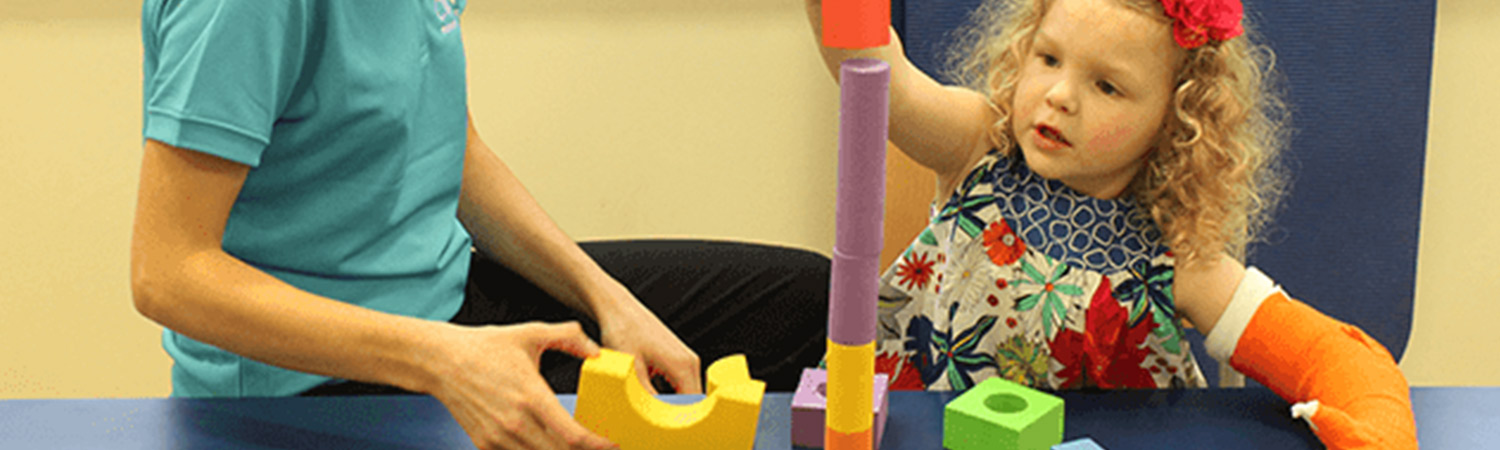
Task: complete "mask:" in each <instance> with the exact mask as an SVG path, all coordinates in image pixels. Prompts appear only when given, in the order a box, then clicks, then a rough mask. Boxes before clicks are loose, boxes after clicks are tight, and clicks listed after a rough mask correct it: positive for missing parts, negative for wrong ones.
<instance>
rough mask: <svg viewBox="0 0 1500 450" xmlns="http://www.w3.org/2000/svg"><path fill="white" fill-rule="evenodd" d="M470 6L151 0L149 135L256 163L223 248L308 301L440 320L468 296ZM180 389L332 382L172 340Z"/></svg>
mask: <svg viewBox="0 0 1500 450" xmlns="http://www.w3.org/2000/svg"><path fill="white" fill-rule="evenodd" d="M463 7H464V0H147V1H146V2H145V6H144V7H143V8H142V15H141V28H142V39H143V41H144V47H145V52H144V54H145V59H144V70H145V81H144V95H143V103H144V118H145V124H144V136H145V138H147V139H154V140H158V141H161V142H164V143H166V144H170V145H173V146H176V147H180V148H185V149H190V150H195V151H199V152H203V153H207V154H211V155H214V156H218V157H221V158H224V159H228V160H231V161H235V162H238V163H241V164H246V165H249V166H251V167H252V169H251V170H250V172H249V175H248V176H247V178H246V179H245V184H244V188H243V190H242V191H241V192H240V194H239V197H238V198H237V199H235V203H234V207H233V209H232V210H231V212H230V214H229V221H228V224H227V225H226V227H225V230H224V239H223V248H224V250H225V251H227V252H228V253H229V254H231V255H233V256H235V257H237V258H239V259H241V260H243V261H245V262H246V263H249V264H250V265H253V266H255V267H256V268H258V269H260V270H262V271H265V272H266V273H268V274H270V275H272V276H275V277H276V278H278V279H281V280H282V281H285V282H287V283H289V284H291V285H292V286H296V287H297V288H300V289H302V290H305V291H308V292H312V293H314V294H318V295H322V296H325V297H329V298H333V299H337V300H341V301H345V302H348V303H352V304H355V305H359V306H362V307H366V308H370V309H375V310H379V311H385V312H389V313H395V314H400V315H405V316H412V317H420V318H426V319H435V320H447V319H448V318H450V317H452V316H453V314H455V313H456V312H457V311H458V308H459V305H460V304H462V302H463V289H464V284H465V282H466V280H467V275H468V270H469V251H468V250H469V247H470V238H469V235H468V233H467V232H466V231H465V230H464V228H463V226H462V224H460V223H459V222H458V218H457V209H458V195H459V186H460V183H461V181H462V174H463V160H464V149H465V146H466V138H467V126H468V119H467V117H468V116H467V114H468V107H467V104H466V97H467V93H466V87H465V67H464V64H465V63H464V54H463V42H462V39H461V37H460V30H459V14H460V13H461V12H462V10H463ZM162 345H163V347H165V348H166V351H167V353H169V354H170V355H171V356H172V358H173V361H174V365H173V367H172V394H173V395H174V396H185V397H202V396H281V395H292V394H295V393H298V392H301V391H303V390H306V389H308V388H311V387H313V386H316V385H318V384H320V383H323V382H325V381H327V378H324V377H320V376H315V375H311V374H305V373H299V372H294V371H289V370H285V369H281V368H278V367H273V366H270V365H266V364H262V363H259V362H256V361H252V360H249V359H246V358H243V357H240V356H237V355H234V354H231V353H228V352H226V351H224V350H220V349H218V348H216V347H213V346H210V345H207V344H204V343H201V342H198V341H195V340H192V339H190V338H188V337H186V336H183V335H180V334H178V333H176V332H174V331H171V330H166V331H165V332H164V333H163V336H162Z"/></svg>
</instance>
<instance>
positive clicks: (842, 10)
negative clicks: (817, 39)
mask: <svg viewBox="0 0 1500 450" xmlns="http://www.w3.org/2000/svg"><path fill="white" fill-rule="evenodd" d="M890 23H891V2H890V0H823V45H825V46H829V47H839V48H851V49H857V48H869V47H882V46H885V45H886V44H889V43H890V41H891V35H890V33H889V32H887V31H886V27H888V26H890Z"/></svg>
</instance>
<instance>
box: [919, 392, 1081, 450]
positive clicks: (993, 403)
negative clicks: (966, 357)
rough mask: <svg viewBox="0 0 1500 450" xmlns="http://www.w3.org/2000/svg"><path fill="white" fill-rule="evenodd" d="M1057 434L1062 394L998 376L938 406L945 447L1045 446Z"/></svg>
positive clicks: (1060, 430)
mask: <svg viewBox="0 0 1500 450" xmlns="http://www.w3.org/2000/svg"><path fill="white" fill-rule="evenodd" d="M1062 436H1063V401H1062V399H1061V398H1057V397H1055V396H1052V395H1049V394H1047V393H1044V392H1041V391H1037V390H1034V389H1031V388H1028V387H1026V386H1022V385H1020V384H1017V383H1014V382H1011V381H1009V380H1006V379H1003V378H990V379H988V380H985V381H984V382H982V383H979V385H977V386H974V387H973V388H971V389H969V391H968V392H965V393H964V394H963V395H960V396H959V397H958V398H956V399H953V401H951V402H948V406H947V407H945V408H943V447H945V448H948V449H949V450H975V449H994V448H1005V449H1021V450H1032V449H1036V450H1046V449H1047V448H1049V447H1051V446H1053V445H1056V444H1058V443H1060V442H1062Z"/></svg>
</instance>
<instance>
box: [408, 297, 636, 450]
mask: <svg viewBox="0 0 1500 450" xmlns="http://www.w3.org/2000/svg"><path fill="white" fill-rule="evenodd" d="M445 325H446V324H445ZM442 330H444V331H442V332H440V333H438V334H439V335H438V336H435V339H436V340H437V342H436V343H437V345H438V348H439V351H438V353H437V354H436V355H434V363H435V364H436V365H437V366H436V370H435V374H436V376H437V381H436V385H435V386H434V387H432V388H431V389H427V392H428V393H430V394H432V395H433V397H436V398H437V399H438V400H439V401H441V402H443V405H444V406H446V407H447V408H448V411H449V412H450V413H452V414H453V418H454V419H455V420H456V421H458V424H459V425H461V426H463V428H464V431H465V432H467V433H468V434H469V438H470V439H472V440H473V441H474V445H475V446H476V447H478V448H480V449H485V450H488V449H528V450H529V449H549V450H550V449H608V448H614V444H613V443H610V442H609V441H608V440H606V439H604V438H602V437H600V436H598V435H596V434H594V433H592V432H589V430H587V429H585V428H583V426H582V425H579V424H578V423H577V422H575V421H574V420H573V417H572V416H570V415H569V414H568V411H567V409H565V408H563V406H562V404H560V403H558V401H557V397H556V395H555V394H554V393H553V392H552V389H551V388H550V387H548V386H547V382H546V380H543V379H542V376H541V374H540V372H539V367H540V361H541V356H542V352H545V351H547V350H559V351H564V352H567V353H570V354H572V355H574V356H577V357H579V358H587V357H590V356H594V355H597V354H598V353H599V346H598V345H597V344H595V343H594V342H593V341H592V340H590V339H589V338H588V336H587V335H585V334H584V333H583V329H582V328H581V327H580V326H579V325H578V323H577V322H570V323H564V324H544V323H538V322H531V323H524V324H519V325H508V326H486V327H463V326H457V325H452V326H447V327H445V328H442Z"/></svg>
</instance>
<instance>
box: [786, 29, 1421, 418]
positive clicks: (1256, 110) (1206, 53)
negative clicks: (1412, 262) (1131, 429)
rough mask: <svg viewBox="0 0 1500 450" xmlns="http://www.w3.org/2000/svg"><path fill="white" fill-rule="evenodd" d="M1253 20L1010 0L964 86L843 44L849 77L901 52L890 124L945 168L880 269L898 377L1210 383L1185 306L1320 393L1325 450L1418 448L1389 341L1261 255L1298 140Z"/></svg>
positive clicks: (1299, 398) (1226, 356)
mask: <svg viewBox="0 0 1500 450" xmlns="http://www.w3.org/2000/svg"><path fill="white" fill-rule="evenodd" d="M807 6H808V13H809V15H810V16H811V19H812V24H813V27H814V29H815V30H817V29H818V27H819V24H820V17H819V15H820V10H821V5H820V4H819V2H818V0H808V5H807ZM1242 16H1243V14H1242V7H1241V5H1240V4H1239V1H1238V0H1003V1H1002V2H1001V3H998V4H991V5H987V6H986V7H984V8H982V9H981V10H980V12H979V15H978V16H977V18H978V19H979V20H978V24H979V25H978V26H976V27H975V28H973V29H971V30H970V32H969V34H968V35H967V36H966V37H967V43H968V45H967V47H966V50H967V51H965V52H962V53H961V54H959V58H958V62H959V64H958V66H957V67H958V71H957V74H958V75H959V78H960V79H962V80H964V81H965V82H967V84H968V86H967V87H944V86H940V85H939V84H938V83H937V82H935V81H934V80H932V79H931V78H929V77H928V76H927V75H925V74H923V73H922V72H920V71H919V70H918V69H917V68H915V67H914V66H913V65H912V64H911V63H910V62H909V61H907V60H906V59H905V57H904V53H903V51H902V48H901V45H900V41H899V40H898V39H896V38H895V37H894V36H893V38H892V44H891V45H889V46H887V47H883V48H874V49H864V50H858V51H851V50H841V49H833V48H823V49H822V51H823V56H824V59H825V61H826V62H827V63H828V66H829V69H830V71H832V72H833V73H834V76H835V77H837V76H838V70H837V68H838V66H839V63H840V62H842V61H843V60H844V59H847V58H854V57H867V58H880V59H883V60H886V61H888V62H889V63H890V65H891V68H892V69H891V112H890V120H891V127H890V130H891V134H890V139H891V140H892V141H893V142H894V143H895V144H896V146H897V147H899V148H901V149H902V150H903V151H904V152H906V153H907V154H908V155H909V156H911V157H912V159H914V160H915V161H917V162H918V163H920V164H922V165H923V166H925V167H927V168H929V169H931V170H933V171H934V172H936V175H937V180H938V192H937V196H936V198H935V199H934V203H933V211H932V220H931V222H930V224H929V226H928V227H927V228H926V230H924V231H923V232H922V233H921V234H920V235H919V236H918V238H917V239H916V241H915V242H913V243H912V244H911V246H910V247H909V248H908V249H907V250H906V251H905V252H904V254H903V255H902V256H901V258H899V260H898V261H897V263H896V264H895V265H894V266H893V267H891V268H890V269H888V270H887V272H886V273H885V275H884V277H883V278H882V286H881V295H880V297H881V298H880V301H881V304H880V327H879V329H880V336H879V337H878V338H877V344H876V345H877V349H876V352H877V355H878V356H877V362H876V367H877V370H880V371H882V372H886V373H889V374H890V375H891V379H892V380H893V381H892V384H893V388H896V389H901V388H908V389H933V390H948V389H953V390H962V389H967V388H968V387H970V386H973V385H974V384H975V383H976V382H978V381H980V380H982V379H984V378H987V377H997V376H998V377H1004V378H1007V379H1010V380H1013V381H1016V382H1020V383H1023V384H1028V385H1031V386H1034V387H1038V388H1044V389H1068V388H1083V387H1099V388H1162V387H1203V386H1205V385H1206V384H1205V383H1204V381H1203V377H1202V375H1201V373H1200V371H1199V368H1198V364H1197V362H1196V361H1194V360H1193V357H1192V353H1191V352H1190V351H1189V350H1188V348H1187V345H1186V342H1185V340H1184V333H1183V329H1182V327H1181V326H1180V325H1179V323H1180V318H1181V319H1186V320H1188V321H1190V322H1191V323H1193V324H1194V325H1196V326H1197V327H1198V328H1199V329H1201V330H1202V331H1203V332H1204V333H1205V334H1206V335H1207V336H1208V341H1207V343H1206V344H1207V346H1208V347H1209V353H1210V354H1211V355H1213V356H1214V357H1215V358H1218V359H1220V360H1223V361H1227V362H1228V363H1229V364H1230V365H1231V366H1233V367H1235V368H1236V369H1238V370H1240V371H1241V372H1244V373H1246V374H1247V375H1249V376H1250V377H1252V378H1254V379H1256V380H1258V381H1260V382H1262V383H1264V384H1266V385H1267V386H1269V387H1271V388H1272V389H1273V390H1275V391H1276V392H1277V393H1278V394H1279V395H1281V396H1282V397H1283V398H1286V399H1287V400H1289V401H1293V402H1306V403H1299V404H1298V405H1296V406H1295V407H1294V408H1293V415H1294V416H1297V417H1303V418H1306V419H1308V420H1309V421H1310V422H1311V423H1312V424H1313V427H1314V430H1315V432H1317V434H1318V436H1319V438H1320V439H1322V440H1323V441H1324V442H1325V443H1326V444H1328V445H1330V446H1332V447H1338V448H1347V447H1365V446H1370V447H1378V448H1392V447H1415V445H1416V432H1415V425H1414V421H1413V419H1412V415H1411V407H1410V400H1409V399H1408V395H1407V391H1408V389H1407V384H1406V381H1405V378H1404V377H1403V376H1402V375H1401V373H1400V371H1399V369H1397V367H1396V366H1395V362H1394V361H1393V360H1392V358H1391V356H1390V355H1389V353H1387V352H1386V351H1385V349H1384V348H1383V347H1381V346H1380V344H1379V343H1377V342H1375V341H1374V340H1373V339H1371V338H1369V337H1368V336H1366V335H1364V333H1363V332H1360V331H1359V330H1358V329H1357V328H1355V327H1352V326H1349V325H1346V324H1343V323H1340V322H1337V321H1335V320H1333V319H1330V318H1328V317H1327V316H1324V315H1322V314H1320V313H1318V312H1317V311H1315V310H1313V309H1311V308H1309V307H1307V306H1306V305H1304V304H1302V303H1300V302H1297V301H1295V300H1291V299H1290V298H1288V297H1286V295H1285V294H1284V293H1283V292H1282V291H1280V290H1279V288H1277V287H1276V286H1275V284H1274V283H1273V282H1272V281H1271V280H1270V279H1269V278H1268V277H1266V276H1265V275H1264V274H1262V273H1260V272H1259V271H1257V270H1255V269H1253V268H1248V269H1247V268H1246V267H1244V265H1243V264H1242V263H1241V261H1242V260H1243V256H1244V249H1245V246H1246V243H1247V242H1248V241H1250V240H1251V239H1252V238H1253V237H1254V233H1255V231H1256V230H1257V229H1258V228H1259V226H1260V224H1261V223H1263V221H1264V220H1265V213H1266V212H1267V211H1268V210H1269V209H1270V207H1271V206H1272V205H1273V204H1274V202H1275V200H1276V198H1277V197H1278V194H1279V192H1280V188H1281V186H1282V184H1281V182H1280V179H1279V178H1278V177H1277V176H1276V174H1275V172H1274V170H1272V167H1274V166H1273V164H1272V163H1273V162H1274V160H1275V157H1276V154H1277V152H1278V151H1279V150H1280V148H1281V147H1282V146H1283V139H1282V136H1283V133H1282V124H1281V122H1280V120H1279V119H1280V118H1281V117H1282V116H1283V115H1282V112H1283V109H1282V105H1281V103H1280V102H1279V100H1278V99H1277V98H1276V97H1275V96H1273V95H1270V93H1269V92H1268V87H1267V83H1266V79H1267V77H1266V75H1267V70H1268V67H1269V61H1270V52H1269V50H1267V49H1266V48H1264V47H1262V46H1259V45H1256V44H1254V43H1252V42H1250V41H1249V38H1247V37H1244V36H1241V35H1242V34H1244V33H1243V32H1244V29H1243V28H1242V24H1241V21H1242ZM1179 313H1180V314H1179ZM1320 405H1321V406H1320Z"/></svg>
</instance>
